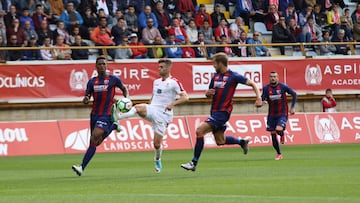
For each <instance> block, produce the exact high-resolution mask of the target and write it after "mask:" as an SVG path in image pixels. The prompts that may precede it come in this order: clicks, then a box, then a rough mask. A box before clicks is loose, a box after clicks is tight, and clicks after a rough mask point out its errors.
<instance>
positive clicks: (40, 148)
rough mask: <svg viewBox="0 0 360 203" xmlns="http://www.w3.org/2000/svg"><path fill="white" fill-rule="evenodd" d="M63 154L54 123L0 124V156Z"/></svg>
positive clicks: (61, 142)
mask: <svg viewBox="0 0 360 203" xmlns="http://www.w3.org/2000/svg"><path fill="white" fill-rule="evenodd" d="M63 153H64V147H63V141H62V139H61V136H60V132H59V128H58V125H57V122H56V121H38V122H37V121H32V122H0V156H20V155H46V154H63Z"/></svg>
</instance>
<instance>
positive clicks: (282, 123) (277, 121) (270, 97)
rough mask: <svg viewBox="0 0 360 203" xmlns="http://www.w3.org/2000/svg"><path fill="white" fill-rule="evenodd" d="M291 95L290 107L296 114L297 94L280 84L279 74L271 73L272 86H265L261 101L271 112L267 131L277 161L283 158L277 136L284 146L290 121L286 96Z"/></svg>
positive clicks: (268, 117) (291, 112)
mask: <svg viewBox="0 0 360 203" xmlns="http://www.w3.org/2000/svg"><path fill="white" fill-rule="evenodd" d="M287 93H288V94H291V96H292V101H291V107H290V114H291V115H293V114H295V102H296V98H297V95H296V92H295V91H294V90H292V89H291V88H290V87H289V86H287V85H285V84H283V83H280V82H279V75H278V73H277V72H275V71H272V72H270V84H268V85H266V86H264V88H263V92H262V95H261V99H262V100H263V101H264V104H266V103H268V104H269V111H268V116H267V126H266V130H267V131H270V134H271V140H272V145H273V147H274V149H275V150H276V153H277V154H276V157H275V160H280V159H282V158H283V156H282V154H281V151H280V146H279V141H278V139H277V134H278V135H280V142H281V144H284V141H285V138H284V130H285V128H286V122H287V120H288V108H289V107H288V101H287V98H286V94H287Z"/></svg>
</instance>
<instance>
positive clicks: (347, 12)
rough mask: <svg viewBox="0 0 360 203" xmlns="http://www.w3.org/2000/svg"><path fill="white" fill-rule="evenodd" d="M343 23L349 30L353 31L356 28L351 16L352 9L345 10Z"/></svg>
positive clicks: (342, 17)
mask: <svg viewBox="0 0 360 203" xmlns="http://www.w3.org/2000/svg"><path fill="white" fill-rule="evenodd" d="M340 21H341V23H345V24H344V26H345V27H346V29H348V30H352V29H353V28H354V23H353V20H352V18H351V16H350V9H348V8H346V9H345V10H344V15H343V16H341V18H340Z"/></svg>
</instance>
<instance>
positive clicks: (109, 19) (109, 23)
mask: <svg viewBox="0 0 360 203" xmlns="http://www.w3.org/2000/svg"><path fill="white" fill-rule="evenodd" d="M97 15H98V18H102V17H104V18H106V27H107V28H109V29H111V28H112V22H113V21H114V20H113V17H112V16H111V15H108V14H106V12H105V10H104V9H103V8H100V9H99V10H98V12H97Z"/></svg>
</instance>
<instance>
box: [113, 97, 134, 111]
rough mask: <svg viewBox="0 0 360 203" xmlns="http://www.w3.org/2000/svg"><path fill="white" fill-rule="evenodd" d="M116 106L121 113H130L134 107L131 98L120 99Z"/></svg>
mask: <svg viewBox="0 0 360 203" xmlns="http://www.w3.org/2000/svg"><path fill="white" fill-rule="evenodd" d="M116 105H117V108H118V109H119V111H120V112H122V113H126V112H128V111H130V109H131V107H132V106H133V103H132V101H131V100H130V99H129V98H125V97H124V98H121V99H119V100H118V102H117V104H116Z"/></svg>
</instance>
